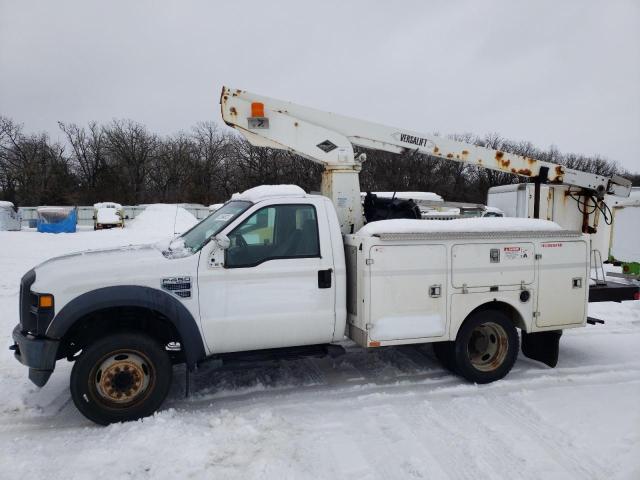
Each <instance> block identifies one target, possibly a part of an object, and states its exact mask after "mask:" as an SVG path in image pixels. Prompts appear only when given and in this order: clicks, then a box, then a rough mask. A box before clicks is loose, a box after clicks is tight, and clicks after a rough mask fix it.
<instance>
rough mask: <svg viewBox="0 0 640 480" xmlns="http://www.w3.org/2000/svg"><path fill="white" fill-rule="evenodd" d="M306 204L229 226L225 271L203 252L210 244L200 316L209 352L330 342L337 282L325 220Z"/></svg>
mask: <svg viewBox="0 0 640 480" xmlns="http://www.w3.org/2000/svg"><path fill="white" fill-rule="evenodd" d="M304 200H305V202H306V203H286V204H272V205H267V206H264V207H262V208H257V209H254V210H253V211H251V212H250V213H249V214H247V215H246V216H245V218H244V219H243V220H242V221H240V222H239V223H238V224H236V225H234V226H231V227H230V228H229V229H228V231H227V232H225V233H226V235H227V236H228V237H229V239H230V242H231V245H230V247H229V248H228V249H227V250H226V251H225V252H224V266H220V262H209V258H210V255H211V253H206V254H205V251H208V252H210V251H211V250H212V249H213V248H214V245H213V244H215V242H210V244H209V245H207V247H206V248H205V249H203V255H202V256H201V258H200V265H199V271H198V283H199V294H200V295H199V299H200V317H201V322H202V330H203V332H204V335H205V339H206V342H207V345H208V347H209V349H210V350H211V351H212V353H223V352H233V351H246V350H258V349H265V348H279V347H288V346H298V345H311V344H318V343H327V342H330V341H331V339H332V337H333V330H334V325H335V279H334V273H333V255H332V252H331V242H330V238H329V228H328V222H327V219H326V216H321V217H319V215H318V213H317V209H316V207H315V205H313V203H312V202H309V200H310V199H304ZM321 211H322V210H321ZM214 255H218V256H219V258H221V256H222V255H221V252H217V253H216V252H214Z"/></svg>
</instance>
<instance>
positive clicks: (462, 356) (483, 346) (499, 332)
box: [454, 310, 520, 383]
mask: <svg viewBox="0 0 640 480" xmlns="http://www.w3.org/2000/svg"><path fill="white" fill-rule="evenodd" d="M519 343H520V342H519V338H518V331H517V330H516V328H515V326H514V325H513V323H512V322H511V320H510V319H509V318H508V317H507V316H506V315H505V314H504V313H503V312H501V311H498V310H484V311H480V312H477V313H474V314H473V315H471V316H470V317H469V318H468V319H467V320H465V322H464V323H463V324H462V327H460V330H459V331H458V336H457V337H456V341H455V347H454V357H455V370H456V373H458V374H459V375H461V376H462V377H464V378H466V379H467V380H469V381H471V382H474V383H489V382H493V381H495V380H499V379H501V378H503V377H504V376H505V375H506V374H507V373H509V371H510V370H511V368H512V367H513V364H514V363H515V362H516V358H517V356H518V349H519Z"/></svg>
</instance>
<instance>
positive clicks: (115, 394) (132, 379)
mask: <svg viewBox="0 0 640 480" xmlns="http://www.w3.org/2000/svg"><path fill="white" fill-rule="evenodd" d="M93 378H94V386H95V391H96V392H97V394H98V396H99V397H100V399H101V400H102V401H103V402H105V403H107V404H110V405H112V406H114V407H129V406H131V405H132V404H134V403H137V402H138V401H140V400H141V399H142V398H144V397H145V396H146V394H147V393H148V392H149V391H150V390H151V386H152V384H153V380H154V375H153V368H152V367H151V363H150V362H149V360H148V359H147V358H146V356H144V355H143V354H142V353H140V352H134V351H120V352H114V353H110V354H109V355H107V356H106V357H105V358H103V360H102V361H101V362H100V363H99V364H98V367H97V368H96V370H95V375H94V376H93Z"/></svg>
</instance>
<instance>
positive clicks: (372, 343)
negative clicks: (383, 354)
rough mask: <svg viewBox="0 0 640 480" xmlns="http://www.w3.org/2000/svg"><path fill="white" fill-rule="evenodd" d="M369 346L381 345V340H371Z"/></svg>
mask: <svg viewBox="0 0 640 480" xmlns="http://www.w3.org/2000/svg"><path fill="white" fill-rule="evenodd" d="M369 346H370V347H379V346H380V342H376V341H375V340H374V341H373V342H369Z"/></svg>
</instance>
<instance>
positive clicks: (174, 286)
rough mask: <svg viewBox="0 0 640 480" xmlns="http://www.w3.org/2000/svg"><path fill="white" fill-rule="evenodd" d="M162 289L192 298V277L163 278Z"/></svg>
mask: <svg viewBox="0 0 640 480" xmlns="http://www.w3.org/2000/svg"><path fill="white" fill-rule="evenodd" d="M162 289H163V290H166V291H168V292H171V293H173V294H175V295H177V296H178V297H180V298H191V277H168V278H163V279H162Z"/></svg>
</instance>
